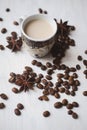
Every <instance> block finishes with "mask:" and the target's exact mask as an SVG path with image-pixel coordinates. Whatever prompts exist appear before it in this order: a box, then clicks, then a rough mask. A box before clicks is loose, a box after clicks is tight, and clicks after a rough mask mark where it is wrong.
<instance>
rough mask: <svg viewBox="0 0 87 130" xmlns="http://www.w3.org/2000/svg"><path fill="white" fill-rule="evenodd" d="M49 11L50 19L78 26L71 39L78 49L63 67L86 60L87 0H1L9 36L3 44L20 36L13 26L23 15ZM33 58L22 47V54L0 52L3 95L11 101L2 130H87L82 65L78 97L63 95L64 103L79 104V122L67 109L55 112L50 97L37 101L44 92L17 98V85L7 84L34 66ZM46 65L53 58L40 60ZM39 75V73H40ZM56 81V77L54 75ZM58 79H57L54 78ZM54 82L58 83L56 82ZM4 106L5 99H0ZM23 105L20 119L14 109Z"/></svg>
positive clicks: (0, 38) (0, 117) (0, 121)
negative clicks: (12, 36) (47, 114)
mask: <svg viewBox="0 0 87 130" xmlns="http://www.w3.org/2000/svg"><path fill="white" fill-rule="evenodd" d="M7 7H9V8H10V9H11V12H9V13H7V12H6V11H5V9H6V8H7ZM39 7H41V8H43V9H46V10H48V12H49V15H50V16H52V17H53V18H54V17H56V18H57V19H58V20H59V19H60V18H62V19H63V20H69V23H70V24H72V25H75V26H76V31H75V32H73V33H72V37H73V38H74V39H75V40H76V47H71V48H70V50H68V51H67V54H66V57H65V58H64V59H63V63H65V64H67V65H70V66H73V65H76V63H80V62H78V61H77V58H76V57H77V56H78V55H79V54H80V55H82V56H83V57H84V58H86V59H87V55H85V54H84V50H85V49H87V1H86V0H73V1H71V0H0V17H3V19H4V21H3V22H2V23H1V22H0V30H1V28H2V27H6V28H7V29H8V33H7V34H4V35H3V34H1V33H0V44H4V46H6V45H7V43H6V39H5V38H6V36H7V35H9V34H10V32H11V31H13V30H15V31H17V32H18V33H19V34H20V27H15V26H14V25H13V21H14V20H18V19H19V18H20V17H21V16H23V15H31V14H35V13H38V11H37V10H38V8H39ZM32 59H33V57H31V56H30V55H29V52H28V48H27V47H26V46H23V49H22V51H21V52H18V53H16V54H15V53H11V51H10V50H9V49H7V48H6V49H5V51H0V93H2V92H4V93H7V95H8V96H9V100H8V101H3V102H4V103H5V104H6V108H5V109H4V110H0V130H42V129H43V130H87V98H86V97H84V96H83V95H82V91H83V90H86V89H87V80H86V79H85V78H84V75H83V74H82V70H83V69H84V66H83V65H82V63H80V65H81V67H82V70H81V71H79V72H78V74H79V80H80V81H81V86H80V87H79V91H78V92H77V93H76V96H75V97H69V96H66V95H65V94H62V95H61V99H60V100H62V99H63V98H67V99H68V100H69V101H71V102H72V101H77V102H79V104H80V107H79V108H76V109H74V111H76V112H77V113H78V114H79V119H77V120H74V119H72V117H71V116H69V115H68V114H67V110H66V109H65V108H62V109H59V110H56V109H55V108H54V107H53V104H54V102H56V101H57V99H55V98H53V97H50V101H49V102H40V101H39V100H38V99H37V98H38V96H40V94H41V91H40V90H38V89H35V90H34V91H30V92H29V93H28V92H27V93H21V94H17V95H16V94H14V93H12V91H11V89H12V87H14V86H15V85H12V84H10V83H9V82H8V79H9V73H10V72H12V71H13V72H15V73H22V71H23V69H24V66H25V65H31V60H32ZM40 60H41V61H43V62H44V63H45V62H46V61H49V60H51V58H50V57H45V58H43V59H40ZM34 69H35V70H36V71H38V73H39V72H40V69H38V70H37V68H36V67H34ZM54 77H55V75H54ZM54 79H55V78H54ZM54 81H55V80H54ZM0 102H2V99H0ZM19 102H21V103H23V104H24V106H25V109H24V110H22V115H21V116H19V117H17V116H16V115H15V114H14V108H16V105H17V103H19ZM44 110H49V111H50V112H51V116H50V117H49V118H44V117H43V116H42V113H43V111H44Z"/></svg>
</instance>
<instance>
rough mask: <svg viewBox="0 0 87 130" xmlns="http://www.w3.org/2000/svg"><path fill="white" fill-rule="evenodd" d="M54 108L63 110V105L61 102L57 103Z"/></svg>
mask: <svg viewBox="0 0 87 130" xmlns="http://www.w3.org/2000/svg"><path fill="white" fill-rule="evenodd" d="M54 107H55V108H61V107H62V103H61V102H56V103H55V104H54Z"/></svg>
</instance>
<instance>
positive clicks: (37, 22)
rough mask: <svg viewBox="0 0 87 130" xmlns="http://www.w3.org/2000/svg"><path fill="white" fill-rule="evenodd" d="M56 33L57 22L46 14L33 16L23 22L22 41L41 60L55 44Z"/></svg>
mask: <svg viewBox="0 0 87 130" xmlns="http://www.w3.org/2000/svg"><path fill="white" fill-rule="evenodd" d="M56 33H57V23H56V21H55V20H54V19H52V18H50V17H49V16H48V15H45V14H35V15H31V16H29V17H26V18H24V19H23V20H22V22H21V36H22V40H23V42H24V43H26V44H27V45H28V49H29V53H30V54H31V55H32V56H34V57H38V58H40V57H43V56H45V55H47V54H48V53H49V51H50V50H51V48H52V47H53V45H54V43H55V40H56Z"/></svg>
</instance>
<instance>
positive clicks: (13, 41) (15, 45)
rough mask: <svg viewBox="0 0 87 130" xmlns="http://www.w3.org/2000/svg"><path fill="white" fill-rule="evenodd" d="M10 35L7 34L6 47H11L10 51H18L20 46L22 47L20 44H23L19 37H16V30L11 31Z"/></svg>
mask: <svg viewBox="0 0 87 130" xmlns="http://www.w3.org/2000/svg"><path fill="white" fill-rule="evenodd" d="M11 35H12V36H10V37H9V36H8V37H7V38H6V39H7V42H8V45H7V46H6V47H8V48H9V49H11V50H12V52H17V51H20V50H21V47H22V44H23V43H22V39H21V37H17V33H16V32H11Z"/></svg>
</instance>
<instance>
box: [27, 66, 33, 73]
mask: <svg viewBox="0 0 87 130" xmlns="http://www.w3.org/2000/svg"><path fill="white" fill-rule="evenodd" d="M25 69H26V70H27V71H29V72H32V71H33V69H32V68H31V67H29V66H25Z"/></svg>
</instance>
